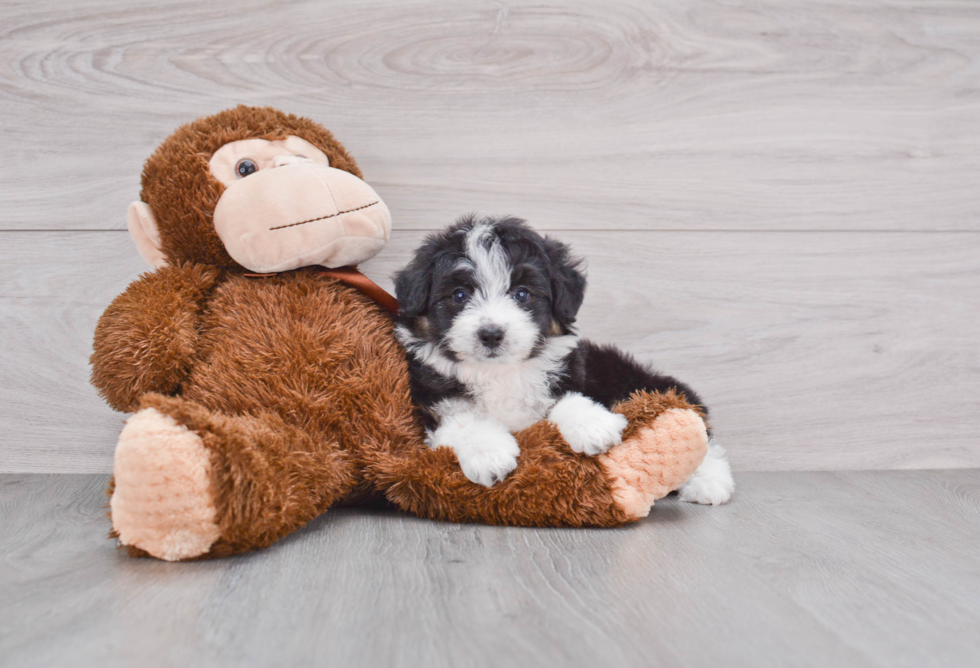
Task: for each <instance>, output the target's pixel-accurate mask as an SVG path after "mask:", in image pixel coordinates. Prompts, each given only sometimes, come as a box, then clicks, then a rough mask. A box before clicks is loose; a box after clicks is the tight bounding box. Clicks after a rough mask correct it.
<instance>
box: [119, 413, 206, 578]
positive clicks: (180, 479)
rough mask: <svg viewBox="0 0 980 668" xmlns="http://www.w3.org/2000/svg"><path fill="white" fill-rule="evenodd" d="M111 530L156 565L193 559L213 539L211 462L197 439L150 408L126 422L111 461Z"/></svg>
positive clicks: (196, 436) (185, 429)
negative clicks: (162, 561)
mask: <svg viewBox="0 0 980 668" xmlns="http://www.w3.org/2000/svg"><path fill="white" fill-rule="evenodd" d="M113 473H114V476H115V489H114V491H113V494H112V500H111V501H110V505H111V507H112V528H113V529H115V531H116V533H117V534H118V535H119V542H121V543H122V544H123V545H133V546H135V547H138V548H140V549H142V550H145V551H146V552H149V553H150V554H151V555H153V556H154V557H157V558H158V559H164V560H166V561H179V560H181V559H190V558H192V557H197V556H200V555H202V554H204V553H205V552H207V551H208V549H209V548H210V547H211V545H212V544H213V543H214V542H215V541H216V540H217V539H218V537H219V535H220V534H219V530H218V524H217V521H216V516H217V513H216V511H215V506H214V501H213V500H212V498H211V491H210V481H211V458H210V455H209V454H208V451H207V449H206V448H205V447H204V444H203V443H202V441H201V438H200V437H199V436H198V435H197V434H195V433H194V432H192V431H190V430H188V429H187V427H184V426H183V425H180V424H178V423H177V422H176V421H175V420H174V419H173V418H171V417H170V416H167V415H164V414H163V413H161V412H160V411H158V410H157V409H155V408H144V409H143V410H141V411H139V412H138V413H136V415H134V416H133V417H131V418H130V419H129V420H128V421H127V422H126V426H125V427H124V428H123V430H122V433H121V434H120V435H119V443H118V444H117V445H116V456H115V467H114V471H113Z"/></svg>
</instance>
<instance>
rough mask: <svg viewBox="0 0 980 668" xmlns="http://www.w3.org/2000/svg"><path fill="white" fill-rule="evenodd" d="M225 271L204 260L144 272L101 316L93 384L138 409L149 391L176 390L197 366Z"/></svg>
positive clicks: (120, 407)
mask: <svg viewBox="0 0 980 668" xmlns="http://www.w3.org/2000/svg"><path fill="white" fill-rule="evenodd" d="M218 276H219V272H218V271H217V270H215V269H212V268H209V267H204V266H200V265H181V266H176V267H172V266H164V267H162V268H160V269H158V270H157V271H155V272H153V273H148V274H144V275H143V276H141V277H140V278H139V279H137V280H136V281H133V283H131V284H130V286H129V287H128V288H127V289H126V291H125V292H124V293H122V294H121V295H119V296H118V297H116V298H115V299H114V300H113V301H112V303H111V304H109V308H107V309H106V311H105V313H103V314H102V317H101V318H100V319H99V324H98V325H97V326H96V328H95V342H94V344H93V349H94V350H93V353H92V358H91V363H92V384H93V385H94V386H95V387H96V388H97V389H98V390H99V394H101V395H102V396H103V397H104V398H105V400H106V401H107V402H108V403H109V405H110V406H112V407H113V408H114V409H116V410H117V411H126V412H129V411H134V410H136V408H137V407H138V403H139V399H140V397H141V396H142V395H143V394H145V393H146V392H159V393H160V394H166V395H172V394H175V393H176V392H177V391H178V390H179V389H180V385H181V383H182V382H183V381H184V379H185V378H186V377H187V375H188V374H189V373H190V370H191V363H192V358H193V355H194V353H195V351H196V350H197V340H198V326H199V322H200V316H201V311H202V309H203V308H204V305H205V303H206V302H207V298H208V296H209V295H210V293H211V290H212V289H213V288H214V286H215V284H216V282H217V280H218Z"/></svg>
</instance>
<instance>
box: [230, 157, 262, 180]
mask: <svg viewBox="0 0 980 668" xmlns="http://www.w3.org/2000/svg"><path fill="white" fill-rule="evenodd" d="M256 170H258V167H256V166H255V163H254V162H252V161H251V160H249V159H248V158H242V159H241V160H239V161H238V164H237V165H235V173H236V174H238V178H240V179H244V178H245V177H246V176H248V175H249V174H254V173H255V172H256Z"/></svg>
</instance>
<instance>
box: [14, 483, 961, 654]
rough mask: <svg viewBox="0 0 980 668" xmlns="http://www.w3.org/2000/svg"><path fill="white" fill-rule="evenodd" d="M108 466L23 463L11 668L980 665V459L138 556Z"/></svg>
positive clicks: (341, 522)
mask: <svg viewBox="0 0 980 668" xmlns="http://www.w3.org/2000/svg"><path fill="white" fill-rule="evenodd" d="M105 481H106V476H103V475H65V474H61V475H17V474H6V475H0V560H2V562H0V563H2V567H0V592H2V596H0V665H3V666H11V667H14V666H17V667H24V666H59V665H73V666H117V665H118V666H133V665H140V666H162V665H210V666H226V665H227V666H304V665H319V666H355V665H360V666H385V665H398V666H432V667H435V666H516V665H538V666H541V665H560V666H607V665H608V666H685V667H688V668H693V667H697V666H712V667H714V666H720V665H724V666H752V667H758V666H819V667H821V668H825V667H826V666H882V667H889V668H891V667H895V666H910V667H915V668H921V667H923V666H946V667H954V666H964V667H965V666H976V665H977V664H976V660H977V656H980V634H978V633H977V629H978V628H980V562H978V557H977V555H978V554H980V532H978V531H977V527H978V526H980V470H969V469H960V470H947V471H893V472H840V473H829V472H796V473H745V474H742V475H741V476H740V486H739V490H738V492H737V493H736V497H735V499H734V500H733V502H732V504H731V505H729V506H724V507H720V508H704V507H698V506H692V505H688V504H682V503H679V502H677V501H676V500H673V499H666V500H664V501H661V502H658V504H657V506H656V507H655V508H654V510H653V513H652V514H651V516H650V517H649V518H647V519H646V520H644V521H642V522H640V523H638V524H636V525H633V526H631V527H628V528H624V529H620V530H528V529H510V528H495V527H484V526H471V525H453V524H440V523H434V522H426V521H422V520H418V519H415V518H413V517H410V516H406V515H402V514H399V513H396V512H393V511H387V510H368V509H341V510H336V511H330V512H328V513H327V514H326V515H325V516H324V517H322V518H320V519H319V520H317V521H315V522H313V523H312V524H311V525H310V526H309V527H307V528H306V529H304V530H302V531H300V532H299V533H297V534H295V535H294V536H292V537H290V538H289V539H287V540H285V541H282V542H281V543H279V544H278V545H276V546H274V547H273V548H271V549H268V550H265V551H262V552H257V553H254V554H251V555H247V556H244V557H238V558H234V559H227V560H221V561H214V562H198V563H189V564H167V563H163V562H159V561H154V560H146V559H130V558H127V557H124V556H122V555H120V554H119V553H117V552H116V551H115V550H114V548H113V546H112V543H111V542H110V541H108V540H106V539H105V532H106V530H107V528H108V523H107V520H106V518H105V517H104V516H103V510H102V505H103V503H104V497H103V496H102V488H103V486H104V484H105Z"/></svg>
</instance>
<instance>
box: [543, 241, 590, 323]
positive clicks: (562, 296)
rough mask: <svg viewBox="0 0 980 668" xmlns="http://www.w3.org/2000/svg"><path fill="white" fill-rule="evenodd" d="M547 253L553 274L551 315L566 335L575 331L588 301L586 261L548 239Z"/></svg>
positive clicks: (545, 245) (557, 242)
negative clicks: (583, 303) (585, 300)
mask: <svg viewBox="0 0 980 668" xmlns="http://www.w3.org/2000/svg"><path fill="white" fill-rule="evenodd" d="M544 249H545V252H546V253H547V254H548V262H549V271H550V273H551V312H552V317H553V318H554V320H555V322H556V323H557V324H558V327H559V328H560V329H561V332H562V333H563V334H569V333H571V331H572V325H574V324H575V316H576V315H577V314H578V310H579V307H580V306H582V300H583V299H585V272H584V270H583V268H582V260H581V259H580V258H577V257H574V256H573V255H572V253H571V251H570V250H569V248H568V246H566V245H565V244H563V243H561V242H560V241H555V240H554V239H551V238H545V240H544Z"/></svg>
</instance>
